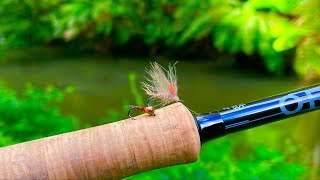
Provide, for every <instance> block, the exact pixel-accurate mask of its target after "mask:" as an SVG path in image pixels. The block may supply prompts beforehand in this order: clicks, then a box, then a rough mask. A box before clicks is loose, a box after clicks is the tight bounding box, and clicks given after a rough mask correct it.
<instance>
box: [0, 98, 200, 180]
mask: <svg viewBox="0 0 320 180" xmlns="http://www.w3.org/2000/svg"><path fill="white" fill-rule="evenodd" d="M155 113H156V116H147V115H140V116H138V117H136V120H132V119H127V120H123V121H119V122H115V123H111V124H106V125H102V126H97V127H93V128H88V129H84V130H79V131H75V132H71V133H66V134H61V135H57V136H52V137H48V138H43V139H39V140H35V141H30V142H25V143H21V144H17V145H13V146H8V147H4V148H0V179H120V178H124V177H127V176H130V175H133V174H137V173H140V172H145V171H149V170H152V169H157V168H161V167H167V166H172V165H177V164H183V163H190V162H194V161H196V160H197V159H198V155H199V151H200V138H199V134H198V130H197V127H196V125H195V122H194V119H193V117H192V115H191V113H190V112H189V111H188V109H187V108H186V107H185V106H184V105H183V104H181V103H175V104H172V105H170V106H167V107H164V108H162V109H159V110H157V111H156V112H155Z"/></svg>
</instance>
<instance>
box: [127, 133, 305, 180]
mask: <svg viewBox="0 0 320 180" xmlns="http://www.w3.org/2000/svg"><path fill="white" fill-rule="evenodd" d="M228 139H229V138H228V137H225V138H222V139H219V140H215V141H214V142H210V143H209V144H206V145H204V147H203V150H202V151H201V154H200V160H198V162H196V163H193V164H186V165H180V166H174V167H169V168H164V169H159V170H154V171H151V172H146V173H142V174H139V175H135V176H132V177H129V178H126V179H127V180H130V179H145V180H152V179H162V180H169V179H190V180H191V179H199V180H200V179H228V180H236V179H268V180H279V179H282V180H286V179H287V180H293V179H302V178H303V177H304V173H305V172H306V168H305V167H304V166H303V165H299V164H295V163H290V162H287V160H286V158H288V156H292V155H294V153H291V154H286V153H283V152H279V151H274V150H273V151H272V150H268V149H266V148H265V147H252V148H253V149H251V150H250V151H249V152H248V153H247V154H245V155H242V157H241V158H239V153H237V149H238V148H237V146H236V144H235V143H230V141H228ZM295 153H297V152H295Z"/></svg>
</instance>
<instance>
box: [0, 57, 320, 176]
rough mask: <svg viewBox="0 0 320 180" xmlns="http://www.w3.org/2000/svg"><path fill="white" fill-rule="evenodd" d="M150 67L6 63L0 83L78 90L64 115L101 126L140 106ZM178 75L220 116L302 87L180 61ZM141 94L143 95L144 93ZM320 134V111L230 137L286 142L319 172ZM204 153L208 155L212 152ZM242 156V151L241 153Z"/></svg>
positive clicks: (200, 107)
mask: <svg viewBox="0 0 320 180" xmlns="http://www.w3.org/2000/svg"><path fill="white" fill-rule="evenodd" d="M159 62H160V64H162V65H164V66H166V65H167V64H168V62H169V61H167V60H164V59H161V60H160V61H159ZM174 62H175V61H171V63H174ZM146 66H148V62H147V61H145V60H142V59H127V58H113V59H112V58H105V57H86V56H85V57H78V58H61V59H59V60H57V59H52V60H50V58H49V59H48V58H46V60H44V61H23V62H22V61H12V62H11V61H8V62H5V63H3V64H2V65H1V66H0V77H1V80H2V81H3V83H4V84H5V85H6V86H7V87H9V88H11V89H14V90H16V91H17V92H19V91H21V90H22V89H24V87H25V86H26V83H31V84H32V85H34V86H35V87H41V88H43V87H45V86H47V85H49V84H53V85H54V86H57V87H60V88H64V87H67V86H73V87H75V89H76V91H75V93H73V94H71V95H67V97H66V99H65V100H64V102H63V104H62V111H63V113H64V114H73V115H75V116H77V117H78V118H79V119H80V120H81V121H82V122H83V123H88V124H91V125H96V124H98V122H97V120H98V119H99V118H102V117H104V116H106V111H107V110H108V109H119V110H121V111H122V109H123V107H124V103H125V102H126V101H129V102H134V101H133V99H134V97H133V95H132V94H131V91H130V86H129V81H128V74H130V73H136V75H137V77H138V80H139V81H140V80H142V79H143V77H144V76H145V75H146V74H145V72H144V68H145V67H146ZM177 70H178V84H179V93H180V98H181V99H182V100H183V102H184V104H185V105H187V106H188V107H189V108H190V109H192V110H194V111H196V112H198V113H202V112H209V111H215V110H220V109H222V108H224V107H229V106H231V105H235V104H240V103H247V102H250V101H253V100H258V99H261V98H265V97H268V96H272V95H275V94H279V93H282V92H286V91H289V90H293V89H296V88H299V87H300V86H299V84H300V82H299V80H297V79H294V78H284V77H271V76H268V75H264V74H261V73H258V72H252V71H248V72H246V71H244V70H242V71H239V70H237V69H235V68H230V67H228V66H227V67H226V66H224V65H218V64H217V63H215V62H212V61H205V60H204V61H200V60H199V61H180V62H179V63H178V64H177ZM140 93H141V94H142V93H143V92H142V90H141V91H140ZM145 99H146V97H145ZM123 117H126V114H124V116H123ZM319 129H320V112H319V111H318V112H312V113H307V114H305V115H302V116H296V117H294V118H290V119H288V120H283V121H280V122H276V123H272V124H269V125H265V126H261V127H258V128H254V129H251V130H248V131H244V132H238V133H235V134H232V135H229V137H230V139H232V138H238V139H240V140H241V141H243V151H245V147H246V146H247V145H248V143H252V142H253V143H255V144H259V145H264V146H267V147H270V148H274V149H283V148H286V146H285V143H284V142H287V141H290V142H292V143H294V144H297V145H298V146H299V147H301V149H302V151H301V152H302V154H301V156H299V161H300V162H301V163H306V164H308V165H309V166H310V167H311V170H312V169H314V168H315V169H319V156H320V150H319V149H320V148H319V145H320V139H319V133H318V132H319ZM257 137H258V138H257ZM203 150H206V146H204V147H203ZM239 151H242V150H241V147H240V149H239ZM294 158H297V157H294ZM316 173H319V171H317V172H316Z"/></svg>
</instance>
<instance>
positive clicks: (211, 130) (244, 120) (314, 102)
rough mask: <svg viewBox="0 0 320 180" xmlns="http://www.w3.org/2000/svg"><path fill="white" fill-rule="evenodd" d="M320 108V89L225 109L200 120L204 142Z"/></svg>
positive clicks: (308, 89) (317, 87) (313, 88)
mask: <svg viewBox="0 0 320 180" xmlns="http://www.w3.org/2000/svg"><path fill="white" fill-rule="evenodd" d="M319 107H320V86H319V85H316V86H313V87H309V88H305V89H302V90H297V91H293V92H288V93H284V94H281V95H277V96H273V97H270V98H266V99H263V100H259V101H255V102H252V103H248V104H239V105H235V106H232V107H228V108H224V109H223V110H222V111H219V112H216V113H210V114H204V115H202V116H200V117H197V120H198V123H199V125H200V129H201V136H202V140H203V141H207V140H210V139H212V138H215V137H219V136H222V135H225V134H229V133H232V132H236V131H239V130H244V129H248V128H251V127H255V126H259V125H262V124H266V123H270V122H273V121H276V120H279V119H284V118H287V117H291V116H294V115H298V114H301V113H304V112H308V111H312V110H315V109H318V108H319Z"/></svg>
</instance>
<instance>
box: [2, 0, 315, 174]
mask: <svg viewBox="0 0 320 180" xmlns="http://www.w3.org/2000/svg"><path fill="white" fill-rule="evenodd" d="M319 8H320V1H318V0H291V1H288V0H268V1H263V0H247V1H244V0H210V1H200V0H184V1H182V0H150V1H141V0H132V1H123V0H120V1H112V0H109V1H106V0H91V1H84V0H70V1H65V0H37V1H35V0H23V1H21V0H2V1H1V2H0V58H1V62H0V63H1V65H0V76H1V78H2V80H3V83H2V85H1V86H0V146H6V145H10V144H15V143H19V142H24V141H28V140H32V139H37V138H41V137H47V136H50V135H54V134H60V133H63V132H68V131H73V130H77V129H82V128H86V127H90V126H95V125H100V124H105V123H110V122H113V121H117V120H119V119H123V118H125V116H126V112H127V110H126V109H124V108H123V106H125V105H128V104H138V105H139V104H140V105H142V104H144V103H143V102H145V100H146V99H147V97H146V96H145V95H143V94H142V92H141V90H140V89H139V87H138V86H139V83H138V81H140V80H141V79H142V78H143V76H144V75H145V74H144V73H143V67H145V66H146V65H147V62H148V61H150V59H151V60H157V61H159V62H160V63H161V64H163V65H164V66H165V64H167V63H168V59H170V60H172V59H173V60H178V59H179V60H180V61H181V62H180V63H179V64H178V74H179V72H180V70H181V74H179V80H180V79H181V82H183V84H181V88H180V89H181V91H182V93H181V94H182V97H183V99H186V104H187V105H188V106H189V107H194V108H195V110H196V111H205V110H207V111H211V110H212V109H219V108H221V107H223V106H229V105H233V103H234V104H236V103H239V101H247V100H248V101H249V100H252V99H254V98H262V97H263V96H265V95H272V94H274V93H280V92H282V91H285V90H289V89H292V88H295V87H300V86H304V85H308V84H311V83H314V82H317V81H318V80H319V77H320V64H319V60H320V14H319V12H318V11H319ZM191 66H192V67H197V68H194V69H196V70H197V71H201V72H200V73H199V74H197V73H195V70H194V69H191V68H189V67H191ZM65 67H67V68H65ZM101 67H106V68H105V69H104V70H103V69H101ZM119 67H123V68H119ZM71 68H72V71H71ZM125 68H126V69H130V70H129V71H127V70H124V69H125ZM200 69H201V70H200ZM190 74H191V75H190ZM192 74H194V76H192ZM187 82H189V83H187ZM208 82H211V84H212V85H208ZM259 82H261V83H259ZM102 83H105V84H106V85H105V86H104V85H101V84H102ZM122 84H125V85H122ZM186 84H187V85H186ZM188 84H189V85H188ZM214 85H215V86H214ZM213 86H214V87H213ZM89 87H92V89H93V90H90V88H89ZM120 87H121V88H120ZM197 87H202V89H201V91H199V88H197ZM248 87H250V88H248ZM184 89H185V90H184ZM248 89H251V90H248ZM192 92H193V93H196V94H197V97H194V96H193V95H194V94H192ZM212 92H214V93H216V94H219V96H221V98H216V99H215V100H216V102H215V103H214V104H215V105H212V102H208V97H207V96H208V95H210V94H214V93H212ZM230 94H234V95H233V96H232V95H230ZM101 97H105V98H101ZM188 97H194V98H189V99H188ZM210 97H211V96H210ZM222 97H223V98H222ZM92 103H95V105H96V106H97V107H95V108H92V106H90V105H88V104H92ZM300 119H301V121H300ZM318 119H319V114H318V113H313V114H310V115H305V116H304V118H293V120H290V121H291V122H293V121H295V122H296V123H295V125H289V124H288V123H287V124H286V123H282V122H281V123H278V124H277V123H276V124H275V125H270V126H269V125H268V126H265V127H259V128H256V129H253V130H249V131H246V132H240V133H236V134H233V135H229V136H227V137H223V138H221V139H217V140H215V141H212V142H210V143H208V144H206V145H204V146H203V148H202V152H201V157H200V160H199V162H197V163H195V164H191V165H182V166H177V167H170V168H165V169H161V170H156V171H152V172H148V173H143V174H140V175H137V176H133V177H129V178H128V179H316V178H317V177H319V175H320V174H319V173H320V171H319V168H320V165H319V164H320V163H319V162H320V160H319V156H320V155H319V154H320V148H319V147H320V146H319V143H320V142H319V136H318V134H317V131H318V129H317V127H319V125H320V124H319V123H318V122H316V120H318ZM307 120H308V121H307ZM312 120H313V121H312ZM306 122H308V123H306ZM292 124H293V123H292ZM275 127H285V128H284V129H287V130H285V131H284V132H282V131H281V130H276V128H275ZM305 129H308V130H309V131H308V132H307V133H305V132H304V131H305ZM266 134H268V135H266Z"/></svg>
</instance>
